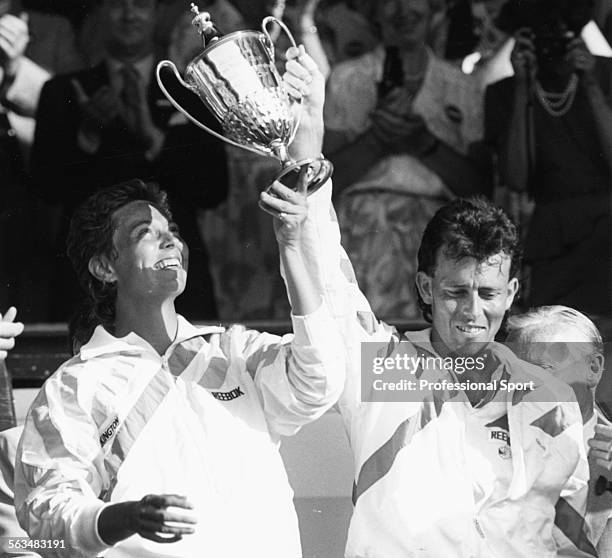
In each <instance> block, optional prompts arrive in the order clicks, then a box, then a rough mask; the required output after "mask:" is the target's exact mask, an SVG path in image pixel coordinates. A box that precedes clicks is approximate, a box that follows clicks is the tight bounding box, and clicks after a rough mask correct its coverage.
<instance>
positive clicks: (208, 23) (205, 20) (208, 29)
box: [191, 3, 221, 47]
mask: <svg viewBox="0 0 612 558" xmlns="http://www.w3.org/2000/svg"><path fill="white" fill-rule="evenodd" d="M191 11H192V12H193V14H194V18H193V19H192V20H191V24H192V25H193V26H195V27H196V28H197V30H198V33H199V34H200V35H201V36H202V43H203V44H204V46H205V47H206V46H208V45H209V44H210V43H211V42H213V41H215V40H218V39H219V37H220V35H221V33H220V32H219V30H218V29H217V28H216V27H215V24H214V23H213V22H212V20H211V19H210V14H209V13H208V12H200V8H198V6H196V5H195V4H193V3H192V4H191Z"/></svg>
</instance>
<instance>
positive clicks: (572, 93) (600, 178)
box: [486, 0, 612, 315]
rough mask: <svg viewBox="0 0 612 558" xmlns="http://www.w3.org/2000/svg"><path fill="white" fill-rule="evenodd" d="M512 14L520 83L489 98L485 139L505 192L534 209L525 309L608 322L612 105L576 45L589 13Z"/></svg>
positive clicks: (575, 7)
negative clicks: (553, 309)
mask: <svg viewBox="0 0 612 558" xmlns="http://www.w3.org/2000/svg"><path fill="white" fill-rule="evenodd" d="M512 6H514V9H515V10H516V12H517V16H515V17H516V18H517V19H516V24H515V25H516V26H517V27H520V28H519V29H518V30H516V31H515V39H516V43H515V46H514V49H513V51H512V57H511V61H512V65H513V67H514V76H513V77H511V78H507V79H505V80H502V81H500V82H498V83H495V84H493V85H491V86H489V88H488V89H487V95H486V130H487V138H488V141H490V142H491V144H492V145H493V146H494V148H495V149H496V150H497V153H498V159H499V163H500V168H499V171H500V176H501V178H502V181H503V182H504V184H507V185H508V187H509V188H511V189H513V190H515V191H517V192H526V193H529V195H530V196H531V197H532V198H533V199H534V201H535V209H534V213H533V215H532V218H531V222H530V224H529V229H528V232H527V239H526V242H525V263H526V264H527V266H528V269H527V270H526V277H527V279H528V289H527V302H528V304H529V306H541V305H550V304H561V305H565V306H570V307H573V308H576V309H578V310H580V311H582V312H585V313H592V314H603V315H605V314H607V313H609V312H610V310H611V308H612V297H611V296H610V293H611V292H612V290H611V288H610V287H611V285H612V281H611V270H612V268H611V262H612V258H611V252H610V233H611V218H610V192H611V189H612V156H611V155H610V153H611V152H612V99H611V98H610V94H609V92H608V94H607V95H606V94H605V93H604V90H603V89H602V87H601V86H600V79H599V78H600V76H598V75H597V67H596V60H595V57H594V56H593V55H592V54H591V53H590V52H589V50H588V49H587V47H586V45H585V43H584V42H583V40H582V39H581V38H580V37H579V36H578V34H579V33H580V30H581V29H582V27H583V26H584V24H585V23H586V22H588V20H589V19H590V17H591V15H590V9H591V7H592V5H591V2H590V1H589V0H584V1H580V2H572V3H571V4H568V5H567V9H566V10H565V11H564V10H562V9H561V8H559V9H558V10H546V11H542V12H536V13H535V16H537V17H535V16H534V15H531V17H530V18H529V19H528V20H527V17H526V16H522V17H519V16H520V15H522V13H521V12H520V7H521V4H520V2H519V3H516V2H514V3H510V4H509V7H512ZM526 22H529V24H530V28H526V27H522V26H523V25H525V24H526ZM605 62H606V61H605V60H602V63H605ZM608 70H609V68H608Z"/></svg>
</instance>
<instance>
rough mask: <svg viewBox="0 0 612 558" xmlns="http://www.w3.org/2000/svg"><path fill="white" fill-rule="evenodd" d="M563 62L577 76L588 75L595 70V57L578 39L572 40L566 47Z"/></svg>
mask: <svg viewBox="0 0 612 558" xmlns="http://www.w3.org/2000/svg"><path fill="white" fill-rule="evenodd" d="M565 60H566V61H567V63H568V64H569V65H570V68H571V69H572V71H573V72H577V73H579V74H585V75H590V74H591V73H592V71H593V68H595V57H594V56H593V55H592V54H591V53H590V52H589V49H588V48H587V46H586V45H585V44H584V41H583V40H582V39H581V38H580V37H577V38H576V39H573V40H572V41H571V42H570V43H569V45H568V46H567V54H566V55H565Z"/></svg>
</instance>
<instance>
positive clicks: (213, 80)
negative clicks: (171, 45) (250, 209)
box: [156, 4, 333, 194]
mask: <svg viewBox="0 0 612 558" xmlns="http://www.w3.org/2000/svg"><path fill="white" fill-rule="evenodd" d="M191 11H192V12H193V13H194V18H193V21H192V24H193V25H194V26H195V27H196V28H197V30H198V32H199V33H200V35H201V36H202V44H203V46H204V50H203V51H202V52H201V53H200V54H199V55H198V56H196V57H195V58H194V59H193V60H192V61H191V62H190V63H189V64H188V65H187V69H186V70H185V79H184V80H183V78H181V76H180V74H179V71H178V69H177V67H176V66H175V64H174V63H173V62H171V61H169V60H163V61H161V62H160V63H159V64H158V65H157V73H156V75H157V82H158V83H159V87H160V88H161V90H162V91H163V93H164V94H165V95H166V97H167V98H168V100H169V101H170V102H171V103H172V105H173V106H174V107H175V108H176V109H177V110H179V111H180V112H182V113H183V114H184V115H185V116H186V117H187V118H188V119H189V120H190V121H191V122H193V123H194V124H195V125H197V126H199V127H200V128H202V129H203V130H206V131H207V132H208V133H209V134H212V135H213V136H215V137H217V138H219V139H221V140H223V141H225V142H227V143H229V144H231V145H235V146H237V147H240V148H242V149H247V150H248V151H252V152H254V153H257V154H259V155H268V156H272V157H275V158H276V159H278V161H280V163H281V171H280V173H279V174H278V175H277V176H276V177H275V179H274V180H275V181H276V180H279V181H281V182H282V183H283V184H285V185H286V186H289V187H291V188H295V183H296V179H297V176H298V174H299V173H300V172H301V170H302V169H303V168H304V167H307V169H308V170H307V175H306V180H307V186H308V194H311V193H313V192H315V191H316V190H317V189H318V188H320V187H321V186H322V185H323V184H324V183H325V182H326V181H327V179H328V178H329V177H330V176H331V174H332V171H333V165H332V164H331V163H330V162H329V161H328V160H327V159H324V158H323V157H322V156H321V157H319V158H316V159H304V160H301V161H294V160H292V159H291V157H290V156H289V153H288V146H289V145H290V144H291V142H292V141H293V138H294V137H295V134H296V132H297V129H298V126H299V124H300V116H299V115H300V114H301V110H298V111H296V112H297V113H298V116H297V117H296V116H295V115H294V110H293V108H294V104H297V105H300V104H301V100H299V101H292V100H291V99H290V97H289V95H288V93H287V91H286V90H285V87H284V84H283V81H282V78H281V76H280V74H279V73H278V70H277V69H276V66H275V64H274V59H275V56H274V44H273V42H272V38H271V37H270V34H269V32H268V29H267V27H268V25H269V24H270V23H272V22H274V23H276V24H277V25H279V26H280V28H281V29H282V30H283V31H284V32H285V33H286V34H287V35H288V37H289V40H290V41H291V44H292V45H293V46H296V44H295V40H294V38H293V36H292V34H291V32H290V31H289V29H287V27H286V26H285V24H284V23H283V22H282V21H280V20H279V19H277V18H275V17H273V16H268V17H266V18H265V19H264V20H263V22H262V25H261V27H262V31H263V32H259V31H236V32H234V33H230V34H229V35H225V36H223V37H219V36H218V35H219V34H218V32H217V30H216V28H215V26H214V24H213V22H212V21H211V19H210V14H208V13H207V12H201V13H200V10H199V9H198V7H197V6H195V5H194V4H191ZM164 67H169V68H170V69H172V71H173V72H174V75H175V76H176V78H177V79H178V81H179V82H180V83H181V85H183V87H185V88H187V89H188V90H190V91H192V92H194V93H195V94H196V95H198V97H199V98H200V99H201V100H202V102H203V103H204V104H205V105H206V107H207V108H208V109H209V110H210V112H211V113H212V114H213V115H214V116H215V117H216V118H217V120H218V121H219V122H220V124H221V127H222V129H223V134H219V133H217V132H215V131H214V130H211V129H210V128H209V127H207V126H205V125H204V124H202V123H201V122H200V121H199V120H198V119H196V118H195V117H193V116H192V115H191V114H189V113H188V112H187V111H186V110H185V109H184V108H183V107H182V106H181V105H180V104H179V103H178V102H177V101H176V100H175V99H174V98H173V97H172V95H171V94H170V93H169V92H168V90H167V89H166V87H164V84H163V83H162V80H161V70H162V68H164ZM270 186H271V185H270ZM270 186H268V188H267V189H266V190H268V189H269V188H270Z"/></svg>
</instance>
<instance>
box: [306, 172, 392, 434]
mask: <svg viewBox="0 0 612 558" xmlns="http://www.w3.org/2000/svg"><path fill="white" fill-rule="evenodd" d="M331 194H332V183H331V181H328V183H327V184H325V185H324V186H323V187H322V188H320V189H319V190H318V191H317V192H316V193H314V194H313V195H312V196H310V197H309V198H308V219H307V221H306V224H305V227H304V232H303V236H304V239H305V240H304V242H305V246H304V248H303V252H304V259H305V262H306V266H307V268H308V270H309V271H310V272H311V277H312V279H313V281H314V283H315V287H316V289H317V290H318V292H319V293H320V294H321V296H322V297H323V299H324V300H325V302H326V304H327V306H328V307H329V308H330V311H331V313H332V317H333V318H334V320H335V321H336V324H337V325H338V329H339V331H340V335H341V337H342V347H343V350H344V360H345V364H346V383H345V388H344V391H343V394H342V396H341V398H340V401H339V407H340V411H341V412H342V414H343V417H344V419H345V421H346V422H347V423H348V424H352V420H351V419H352V416H353V414H354V413H355V411H356V410H357V409H359V408H360V406H361V343H363V342H381V343H385V344H388V343H390V342H392V340H393V338H394V336H395V330H394V329H393V328H391V327H390V326H388V325H387V324H385V323H383V322H379V321H378V320H377V318H376V316H375V315H374V313H373V312H372V309H371V307H370V304H369V302H368V301H367V299H366V297H365V296H364V295H363V293H362V292H361V291H360V290H359V286H358V285H357V280H356V277H355V272H354V270H353V266H352V264H351V261H350V260H349V258H348V256H347V254H346V252H345V251H344V248H343V247H342V245H341V242H340V228H339V226H338V220H337V218H336V212H335V210H334V207H333V205H332V202H331Z"/></svg>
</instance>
